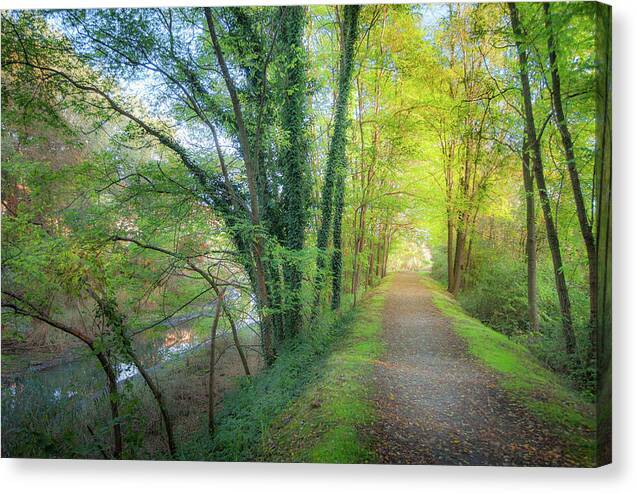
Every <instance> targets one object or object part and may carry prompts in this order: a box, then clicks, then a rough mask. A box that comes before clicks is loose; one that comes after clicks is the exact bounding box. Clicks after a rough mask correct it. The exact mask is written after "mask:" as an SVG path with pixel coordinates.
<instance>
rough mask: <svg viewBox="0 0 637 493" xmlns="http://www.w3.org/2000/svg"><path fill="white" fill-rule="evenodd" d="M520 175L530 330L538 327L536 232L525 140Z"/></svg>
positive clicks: (529, 165) (535, 329) (531, 169)
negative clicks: (522, 188) (524, 206)
mask: <svg viewBox="0 0 637 493" xmlns="http://www.w3.org/2000/svg"><path fill="white" fill-rule="evenodd" d="M522 177H523V181H524V198H525V205H526V265H527V290H526V292H527V302H528V305H529V326H530V327H531V330H533V331H537V330H538V329H539V328H540V317H539V311H538V302H537V234H536V228H535V192H534V185H533V168H532V167H531V159H530V155H529V147H528V145H527V141H526V140H525V141H524V144H523V146H522Z"/></svg>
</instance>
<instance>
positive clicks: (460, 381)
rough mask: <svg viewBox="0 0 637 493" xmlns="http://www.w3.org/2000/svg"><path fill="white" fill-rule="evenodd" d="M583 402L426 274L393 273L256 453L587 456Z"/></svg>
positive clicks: (433, 458) (484, 458)
mask: <svg viewBox="0 0 637 493" xmlns="http://www.w3.org/2000/svg"><path fill="white" fill-rule="evenodd" d="M592 416H593V413H592V406H591V405H590V404H588V403H586V401H585V400H584V399H583V398H581V397H580V396H579V395H578V394H577V393H576V392H575V391H573V390H571V389H569V388H568V387H567V386H566V385H565V384H564V382H563V380H562V379H561V378H560V377H559V376H558V375H556V374H555V373H553V372H551V371H550V370H548V369H546V368H545V367H543V366H542V365H541V364H540V363H539V362H538V361H537V359H535V358H534V357H533V356H532V355H531V353H530V352H529V351H528V350H527V349H526V348H524V347H523V346H521V345H519V344H517V343H515V342H513V341H512V340H510V339H509V338H508V337H506V336H504V335H502V334H500V333H498V332H495V331H494V330H492V329H490V328H489V327H486V326H485V325H483V324H482V323H480V322H479V321H478V320H476V319H474V318H472V317H470V316H468V315H467V314H466V313H465V312H464V311H463V310H462V308H460V306H459V305H458V304H457V303H456V301H455V300H454V299H453V298H452V297H450V296H449V295H448V294H446V293H445V291H444V290H443V289H442V288H441V287H440V286H438V285H437V284H436V283H434V282H433V281H431V280H430V279H429V278H428V277H426V276H423V275H422V274H417V273H397V274H393V275H391V276H389V278H388V279H385V280H384V281H383V283H382V284H381V286H380V287H379V288H376V289H375V290H373V291H372V292H371V293H369V295H368V296H367V297H366V299H364V300H362V302H361V303H360V305H359V306H357V307H356V308H355V309H354V314H353V322H352V323H351V327H350V328H349V329H348V330H347V332H346V335H345V337H344V338H343V339H342V340H341V342H340V343H339V344H338V345H337V346H335V349H334V352H333V353H332V355H331V356H330V357H329V358H328V360H327V362H326V364H325V366H324V368H323V369H322V371H321V372H320V377H319V378H318V379H317V380H316V381H315V382H314V383H312V384H311V385H309V386H308V388H307V389H306V391H305V392H304V394H303V395H302V396H301V397H299V398H298V399H297V400H296V401H295V402H294V403H293V404H292V405H291V406H290V407H288V409H287V410H286V411H285V412H284V413H282V414H281V415H280V416H279V418H278V419H277V420H275V423H274V425H273V426H272V427H271V428H270V429H269V431H268V433H267V439H266V441H267V445H266V447H265V449H266V453H265V454H264V456H263V457H261V460H270V461H284V462H337V463H361V462H367V463H385V464H448V465H456V464H457V465H461V464H466V465H509V466H571V467H586V466H591V465H593V459H592V458H593V452H594V448H593V443H594V431H593V430H594V425H593V419H592Z"/></svg>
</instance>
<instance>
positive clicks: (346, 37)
mask: <svg viewBox="0 0 637 493" xmlns="http://www.w3.org/2000/svg"><path fill="white" fill-rule="evenodd" d="M359 11H360V6H359V5H346V6H345V7H344V12H345V13H344V21H343V27H342V33H343V44H342V47H341V66H340V71H339V77H338V96H337V99H336V110H335V113H334V133H333V134H332V140H331V142H330V148H329V152H328V156H327V166H326V168H325V179H324V183H323V192H322V196H321V226H320V228H319V231H318V234H317V238H316V246H317V247H318V259H317V273H316V300H315V304H314V307H315V308H314V309H315V310H317V309H318V306H320V297H321V291H322V289H323V286H324V283H325V277H326V276H325V272H324V269H325V261H326V250H327V245H328V243H329V236H330V229H331V227H332V226H333V227H334V232H335V233H336V234H337V236H338V238H335V241H334V245H335V249H334V255H333V257H332V276H333V282H332V294H333V295H335V296H336V304H334V302H333V304H332V306H333V307H335V306H336V307H338V304H339V302H340V288H341V273H342V253H341V245H340V242H341V221H342V216H343V197H344V196H343V193H344V187H345V181H344V176H343V174H344V172H345V171H344V170H345V169H346V164H345V152H346V144H347V125H348V119H347V112H348V104H349V93H350V86H351V81H352V68H353V62H354V44H355V40H356V37H357V31H358V14H359ZM335 201H336V204H334V202H335ZM337 247H338V248H337ZM337 292H338V294H336V293H337Z"/></svg>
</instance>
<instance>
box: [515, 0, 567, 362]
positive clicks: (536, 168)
mask: <svg viewBox="0 0 637 493" xmlns="http://www.w3.org/2000/svg"><path fill="white" fill-rule="evenodd" d="M509 11H510V13H511V27H512V29H513V34H514V35H515V44H516V47H517V52H518V59H519V63H520V82H521V84H522V96H523V100H524V114H525V120H526V125H525V127H526V140H527V142H528V143H529V145H530V148H531V150H532V151H533V154H532V156H533V173H534V175H535V180H536V181H537V186H538V192H539V195H540V203H541V205H542V212H543V214H544V223H545V224H546V236H547V240H548V243H549V248H550V250H551V259H552V261H553V271H554V274H555V285H556V289H557V296H558V298H559V302H560V310H561V314H562V332H563V335H564V343H565V347H566V352H567V353H568V354H569V355H572V356H574V355H575V352H576V343H575V333H574V331H573V321H572V318H571V301H570V298H569V295H568V287H567V285H566V278H565V277H564V265H563V263H562V254H561V252H560V242H559V238H558V236H557V230H556V229H555V224H554V222H553V215H552V213H551V203H550V198H549V196H548V192H547V189H546V182H545V179H544V168H543V166H542V152H541V149H540V143H539V141H538V140H537V134H536V130H535V120H534V118H533V102H532V99H531V87H530V83H529V76H528V58H527V52H526V48H524V46H523V44H522V28H521V27H520V20H519V17H518V11H517V7H516V6H515V4H514V3H509Z"/></svg>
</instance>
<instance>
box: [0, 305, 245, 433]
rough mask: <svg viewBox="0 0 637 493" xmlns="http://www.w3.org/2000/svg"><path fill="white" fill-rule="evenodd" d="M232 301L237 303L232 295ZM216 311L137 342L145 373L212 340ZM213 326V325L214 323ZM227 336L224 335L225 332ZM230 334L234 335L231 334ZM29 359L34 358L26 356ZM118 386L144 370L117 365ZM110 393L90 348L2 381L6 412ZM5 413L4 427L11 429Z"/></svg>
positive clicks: (174, 322)
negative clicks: (205, 328)
mask: <svg viewBox="0 0 637 493" xmlns="http://www.w3.org/2000/svg"><path fill="white" fill-rule="evenodd" d="M229 294H230V296H228V299H229V300H233V299H234V298H237V297H238V295H237V296H232V293H229ZM214 312H215V303H214V302H213V303H210V304H207V305H204V306H203V307H201V308H200V309H199V310H196V311H193V312H189V313H186V314H182V315H178V316H175V317H172V318H170V319H169V320H167V321H165V322H164V323H163V325H162V326H159V327H155V328H153V329H151V330H148V331H145V332H143V333H141V334H138V335H137V336H135V337H134V339H133V341H134V348H135V352H136V354H137V356H138V357H139V359H140V361H141V363H142V365H143V366H144V368H146V369H147V371H148V372H149V373H151V375H152V374H153V373H154V372H155V371H156V370H157V369H158V368H159V367H160V366H161V365H163V364H165V363H167V362H168V361H170V360H173V359H178V358H182V357H184V356H185V355H186V354H187V353H188V352H189V351H192V350H193V349H195V348H197V347H199V346H201V345H203V344H206V343H207V342H208V341H209V329H207V330H196V323H197V321H200V320H201V319H204V320H205V322H202V323H201V324H200V327H201V326H202V325H203V326H204V327H208V328H209V327H210V323H211V321H212V317H213V316H214ZM253 313H254V310H253V309H251V310H249V312H248V315H247V316H246V317H245V318H244V319H242V320H237V326H238V328H239V330H240V332H244V331H248V330H250V327H251V326H252V325H253V320H254V316H253ZM208 322H210V323H208ZM221 335H224V334H223V333H222V334H221ZM225 335H228V334H225ZM25 357H27V358H28V355H25ZM114 370H115V372H116V374H117V382H118V383H119V384H124V383H125V382H127V381H129V380H132V379H135V378H136V377H137V376H138V375H139V370H138V369H137V367H136V366H135V365H133V364H132V363H126V362H120V363H116V364H114ZM105 392H106V377H105V375H104V371H103V370H102V368H101V367H100V366H99V363H98V361H97V359H96V358H95V356H94V355H93V354H91V353H90V351H88V350H87V349H86V348H84V347H79V348H76V349H75V350H73V351H71V352H70V354H69V355H67V357H66V358H62V359H60V360H52V361H48V362H44V363H42V364H39V365H37V366H34V367H31V368H29V369H28V370H25V371H23V372H21V373H17V374H14V375H10V376H8V377H7V376H6V375H3V380H2V401H3V402H2V407H3V411H16V412H17V411H22V410H23V409H24V408H26V409H28V408H31V407H33V406H37V407H47V406H50V405H60V404H63V403H65V402H66V401H71V400H73V399H89V398H93V399H95V398H97V397H99V396H102V395H104V393H105ZM5 418H6V416H5V415H4V413H3V425H4V424H6V420H5Z"/></svg>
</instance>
